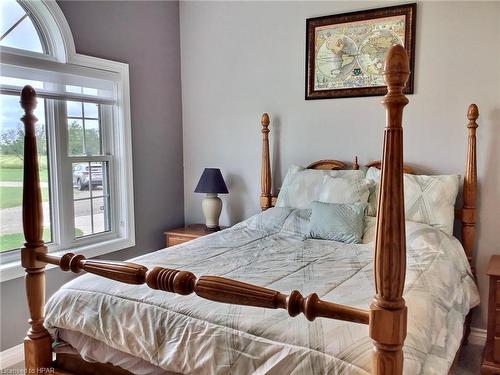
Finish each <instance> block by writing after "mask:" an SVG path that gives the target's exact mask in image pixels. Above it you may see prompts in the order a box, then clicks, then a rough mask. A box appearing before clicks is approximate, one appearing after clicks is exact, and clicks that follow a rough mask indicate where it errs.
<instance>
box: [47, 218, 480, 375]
mask: <svg viewBox="0 0 500 375" xmlns="http://www.w3.org/2000/svg"><path fill="white" fill-rule="evenodd" d="M309 216H310V211H309V210H290V209H285V208H273V209H271V210H268V211H266V212H264V213H262V214H258V215H256V216H253V217H252V218H250V219H248V220H246V221H244V222H242V223H240V224H238V225H235V226H234V227H232V228H230V229H227V230H225V231H222V232H219V233H216V234H213V235H210V236H206V237H202V238H199V239H197V240H194V241H191V242H189V243H186V244H182V245H179V246H176V247H172V248H169V249H164V250H159V251H156V252H154V253H151V254H148V255H145V256H142V257H139V258H137V259H135V260H134V261H136V262H138V263H141V264H144V265H145V266H147V267H152V266H163V267H169V268H177V269H183V270H189V271H192V272H193V273H195V274H196V275H197V276H201V275H219V276H225V277H229V278H232V279H237V280H241V281H246V282H249V283H253V284H256V285H260V286H265V287H268V288H272V289H275V290H279V291H282V292H285V293H286V292H290V291H291V290H293V289H298V290H299V291H300V292H301V293H303V294H306V295H307V294H309V293H312V292H316V293H318V295H319V296H320V298H322V299H325V300H327V301H333V302H336V303H342V304H347V305H350V306H355V307H360V308H365V309H366V308H368V306H369V303H370V301H371V299H372V296H373V294H374V284H373V262H372V260H373V232H374V225H373V219H372V218H368V219H367V225H366V231H365V236H364V244H362V245H345V244H342V243H338V242H333V241H322V240H311V239H306V233H307V226H308V221H309ZM406 228H407V229H406V230H407V273H406V285H405V295H404V297H405V299H406V303H407V305H408V310H409V318H408V336H407V338H406V341H405V346H404V367H405V369H404V373H405V374H447V372H448V369H449V367H450V365H451V362H452V360H453V358H454V356H455V353H456V351H457V349H458V347H459V344H460V339H461V335H462V326H463V322H464V318H465V316H466V314H467V313H468V312H469V309H470V308H471V307H473V306H475V305H477V304H478V302H479V297H478V292H477V288H476V286H475V284H474V282H473V279H472V276H471V271H470V269H469V265H468V262H467V259H466V257H465V255H464V251H463V249H462V246H461V245H460V243H459V241H458V240H457V239H455V238H453V237H448V236H447V235H445V234H444V233H442V232H440V231H439V230H436V229H433V228H431V227H429V226H426V225H423V224H418V223H414V222H410V221H408V222H407V223H406ZM45 324H46V326H47V327H48V328H49V329H50V331H51V332H52V334H53V335H54V336H55V337H63V338H67V337H72V336H71V335H69V334H68V333H70V332H73V333H75V332H80V333H83V334H84V335H81V334H80V336H84V337H89V338H91V339H92V340H93V341H94V342H101V343H104V344H105V345H102V346H103V347H111V348H114V349H117V350H119V351H121V352H124V353H126V354H128V355H131V357H132V356H133V357H132V358H140V359H142V360H144V361H147V362H149V363H151V364H153V365H155V366H157V367H159V368H161V369H164V370H167V371H171V372H179V373H184V374H251V373H255V374H279V375H282V374H368V373H369V372H370V367H371V351H372V342H371V340H370V338H369V337H368V326H366V325H362V324H355V323H347V322H341V321H336V320H328V319H322V318H319V319H316V320H315V321H314V322H309V321H307V320H306V319H305V317H304V316H303V315H300V316H299V317H295V318H290V317H289V316H288V314H287V312H286V311H284V310H272V309H259V308H255V307H244V306H236V305H226V304H220V303H215V302H210V301H206V300H203V299H201V298H199V297H197V296H178V295H173V294H169V293H166V292H161V291H153V290H151V289H149V288H148V287H147V286H144V285H143V286H131V285H126V284H122V283H119V282H114V281H109V280H106V279H103V278H101V277H97V276H93V275H84V276H82V277H79V278H77V279H75V280H73V281H71V282H69V283H68V284H66V285H65V286H64V287H62V288H61V289H60V290H59V291H58V292H57V293H56V294H55V295H54V296H52V298H51V299H50V300H49V301H48V303H47V306H46V320H45ZM73 336H75V335H73ZM96 340H98V341H96ZM70 344H74V345H73V346H76V347H78V343H76V342H75V343H71V342H70ZM80 346H81V345H80ZM80 350H82V348H80ZM115 351H116V350H115ZM89 352H90V351H87V357H89V355H88V353H89ZM99 353H101V351H95V350H94V351H93V354H92V356H91V357H93V358H87V359H94V360H98V361H102V360H104V359H105V358H104V357H102V358H99V357H100V354H99ZM103 353H104V351H103ZM102 356H104V354H102ZM125 362H126V361H125ZM121 365H122V366H123V367H127V365H126V364H125V365H123V363H122V364H121ZM131 370H133V369H131Z"/></svg>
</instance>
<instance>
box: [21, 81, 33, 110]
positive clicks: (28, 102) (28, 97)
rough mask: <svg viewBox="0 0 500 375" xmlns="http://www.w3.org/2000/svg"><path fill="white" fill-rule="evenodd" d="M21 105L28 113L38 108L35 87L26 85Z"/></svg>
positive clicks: (22, 93) (22, 92)
mask: <svg viewBox="0 0 500 375" xmlns="http://www.w3.org/2000/svg"><path fill="white" fill-rule="evenodd" d="M20 103H21V107H22V108H23V109H24V110H25V111H26V112H28V113H31V112H33V111H34V110H35V108H36V104H37V101H36V92H35V89H34V88H33V87H31V86H30V85H26V86H24V87H23V90H22V91H21V101H20Z"/></svg>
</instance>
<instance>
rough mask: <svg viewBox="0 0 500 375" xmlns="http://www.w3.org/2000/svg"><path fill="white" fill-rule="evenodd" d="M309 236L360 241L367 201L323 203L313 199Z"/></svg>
mask: <svg viewBox="0 0 500 375" xmlns="http://www.w3.org/2000/svg"><path fill="white" fill-rule="evenodd" d="M311 206H312V213H311V219H310V222H309V237H311V238H317V239H322V240H331V241H339V242H345V243H361V239H362V238H363V224H364V217H365V210H366V207H367V206H368V204H367V203H324V202H317V201H314V202H312V204H311Z"/></svg>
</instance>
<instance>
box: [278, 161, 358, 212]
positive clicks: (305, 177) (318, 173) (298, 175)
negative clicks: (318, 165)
mask: <svg viewBox="0 0 500 375" xmlns="http://www.w3.org/2000/svg"><path fill="white" fill-rule="evenodd" d="M325 176H331V177H342V178H346V179H349V180H359V179H363V178H364V177H365V171H364V170H339V171H334V170H319V169H306V168H304V167H301V166H299V165H292V166H291V167H290V168H289V169H288V172H287V174H286V176H285V179H284V181H283V185H282V187H281V190H280V192H279V194H278V199H277V201H276V207H292V208H309V206H310V204H311V202H312V201H314V200H318V199H317V197H318V194H319V190H320V188H321V185H322V184H323V178H324V177H325Z"/></svg>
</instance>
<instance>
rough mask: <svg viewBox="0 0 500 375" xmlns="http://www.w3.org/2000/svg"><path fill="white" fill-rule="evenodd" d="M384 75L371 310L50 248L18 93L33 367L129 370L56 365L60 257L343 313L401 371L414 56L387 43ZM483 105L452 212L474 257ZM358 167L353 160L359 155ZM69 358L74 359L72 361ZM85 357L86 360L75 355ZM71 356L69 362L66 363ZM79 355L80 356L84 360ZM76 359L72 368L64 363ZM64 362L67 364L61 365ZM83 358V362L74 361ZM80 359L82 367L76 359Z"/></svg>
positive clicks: (213, 292) (246, 298) (380, 370)
mask: <svg viewBox="0 0 500 375" xmlns="http://www.w3.org/2000/svg"><path fill="white" fill-rule="evenodd" d="M384 75H385V80H386V83H387V86H388V93H387V95H386V96H385V98H384V100H383V102H382V103H383V104H384V106H385V107H386V111H387V124H386V127H385V132H384V146H383V157H382V161H381V162H375V163H373V164H371V165H376V166H380V167H381V169H382V175H381V188H380V194H379V201H378V215H377V226H376V238H375V258H374V264H375V266H374V272H375V288H376V294H375V296H374V298H373V301H372V303H371V305H370V307H369V309H368V310H365V309H357V308H353V307H349V306H344V305H339V304H335V303H332V302H327V301H323V300H320V299H319V297H318V295H317V294H315V293H312V294H310V295H309V296H307V297H304V296H302V295H301V294H300V293H299V291H297V290H294V291H292V292H291V293H290V294H284V293H281V292H279V291H276V290H271V289H267V288H262V287H259V286H255V285H251V284H247V283H243V282H239V281H235V280H231V279H227V278H222V277H218V276H201V277H196V276H195V275H194V274H192V273H191V272H189V271H180V270H175V269H167V268H161V267H154V268H152V269H149V270H148V269H147V268H146V267H144V266H142V265H140V264H135V263H130V262H112V261H105V260H92V259H85V257H84V256H83V255H75V254H73V253H67V254H64V255H62V256H57V255H51V254H49V253H48V252H47V247H46V246H45V245H44V242H43V240H42V234H43V219H42V199H41V192H40V182H39V176H38V158H37V150H36V138H35V132H34V126H35V123H36V121H37V119H36V117H35V116H34V115H33V110H34V109H35V107H36V93H35V91H34V90H33V88H32V87H30V86H26V87H25V88H24V89H23V91H22V94H21V106H22V107H23V109H24V110H25V115H24V116H23V118H22V121H23V123H24V125H25V132H26V134H25V147H24V186H23V229H24V235H25V238H26V243H25V247H24V248H23V249H22V250H21V261H22V265H23V267H24V268H25V269H26V293H27V298H28V306H29V311H30V316H31V319H30V321H29V323H30V325H31V328H30V329H29V331H28V334H27V337H26V338H25V340H24V352H25V367H26V371H27V373H41V372H47V371H48V369H49V368H54V367H55V372H53V373H56V374H68V373H84V374H88V373H103V374H111V373H120V374H124V373H127V371H124V370H122V369H119V368H116V367H114V369H115V370H116V371H115V370H112V369H111V368H110V366H109V365H106V364H95V363H94V364H88V363H87V365H84V364H83V363H85V362H83V360H81V358H80V357H78V356H73V357H71V356H70V357H67V356H66V357H65V356H59V355H58V356H57V358H58V359H57V360H56V362H55V363H53V362H52V347H51V343H52V338H51V337H50V335H49V333H48V332H47V330H46V329H45V327H44V325H43V322H44V314H43V311H44V304H45V266H46V265H47V264H54V265H57V266H59V267H60V268H61V269H62V270H63V271H72V272H75V273H78V272H80V271H86V272H90V273H93V274H95V275H99V276H102V277H105V278H108V279H112V280H116V281H120V282H123V283H127V284H144V283H146V284H147V285H148V286H149V287H150V288H152V289H158V290H163V291H167V292H170V293H177V294H181V295H188V294H191V293H193V292H194V293H195V294H197V295H198V296H200V297H202V298H205V299H208V300H211V301H216V302H222V303H231V304H238V305H247V306H255V307H262V308H270V309H285V310H288V313H289V315H290V316H292V317H294V316H297V315H299V314H301V313H302V314H304V315H305V316H306V318H307V319H309V320H314V319H315V318H318V317H323V318H328V319H340V320H345V321H350V322H357V323H361V324H368V325H369V334H370V337H371V338H372V339H373V344H374V351H373V364H372V374H377V375H395V374H402V372H403V350H402V349H403V343H404V340H405V337H406V322H407V308H406V305H405V301H404V299H403V287H404V281H405V271H406V248H405V217H404V201H403V171H407V172H411V169H408V168H405V167H404V166H403V129H402V125H401V124H402V116H403V108H404V106H405V105H406V104H407V103H408V99H407V98H406V97H405V96H404V94H403V88H404V86H405V83H406V81H407V79H408V76H409V67H408V56H407V54H406V52H405V50H404V48H403V47H402V46H399V45H396V46H393V47H391V48H390V50H389V52H388V54H387V58H386V65H385V73H384ZM477 117H478V110H477V107H476V106H475V105H474V104H472V105H471V106H470V107H469V112H468V118H469V124H468V125H467V128H468V129H469V135H468V147H467V162H466V171H465V178H464V186H463V191H464V197H463V198H464V199H463V200H464V206H463V208H461V209H458V210H457V212H456V216H457V218H458V220H459V221H461V223H462V243H463V245H464V248H465V252H466V254H467V258H468V259H469V261H470V260H471V259H472V249H473V243H474V238H475V201H476V137H475V132H476V128H477V124H476V119H477ZM262 126H263V127H262V135H263V150H262V175H261V187H262V193H261V198H260V204H261V207H262V209H263V210H265V209H267V208H269V207H271V206H272V205H273V203H274V200H273V196H272V194H271V168H270V162H269V140H268V133H269V128H268V126H269V116H267V115H266V114H265V115H264V116H263V117H262ZM309 167H310V168H316V169H339V168H343V167H344V164H343V163H342V162H339V161H336V160H322V161H318V162H315V163H313V164H311V165H310V166H309ZM354 167H355V168H356V167H357V162H355V164H354ZM68 358H69V359H68ZM79 358H80V359H79ZM65 359H66V360H65ZM78 361H81V362H78ZM71 362H73V366H70V365H68V363H70V364H71ZM65 363H66V365H65ZM75 363H78V365H77V366H75V365H74V364H75ZM80 364H81V366H80Z"/></svg>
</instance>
